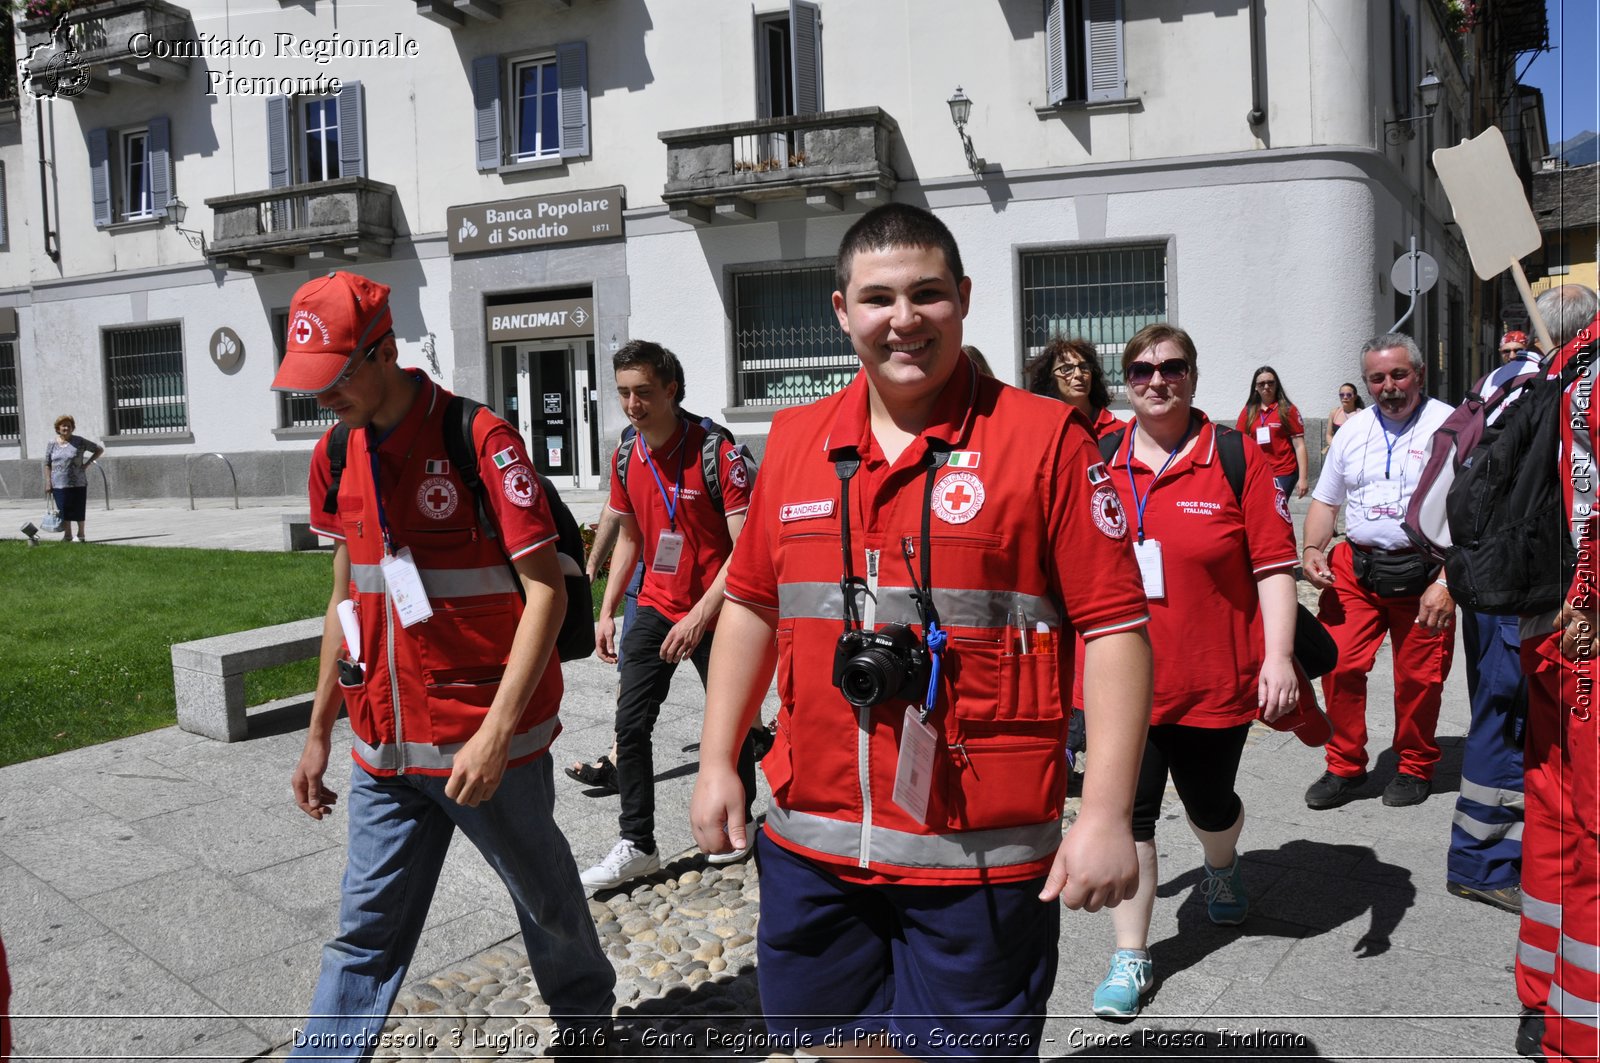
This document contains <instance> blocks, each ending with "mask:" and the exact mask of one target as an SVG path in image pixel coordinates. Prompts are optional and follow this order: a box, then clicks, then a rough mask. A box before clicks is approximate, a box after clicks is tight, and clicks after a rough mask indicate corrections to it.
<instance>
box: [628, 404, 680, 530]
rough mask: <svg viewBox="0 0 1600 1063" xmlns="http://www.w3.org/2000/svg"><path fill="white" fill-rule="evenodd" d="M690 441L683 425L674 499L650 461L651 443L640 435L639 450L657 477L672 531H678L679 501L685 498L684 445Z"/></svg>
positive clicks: (658, 487)
mask: <svg viewBox="0 0 1600 1063" xmlns="http://www.w3.org/2000/svg"><path fill="white" fill-rule="evenodd" d="M688 441H689V426H688V424H687V423H685V424H684V425H683V435H681V436H679V437H678V447H677V455H678V484H677V486H676V487H675V488H673V491H672V497H670V498H668V497H667V485H666V484H664V483H662V482H661V474H660V473H658V472H656V463H655V462H653V461H651V460H650V443H649V441H648V440H646V439H645V437H644V433H642V432H641V433H640V434H639V450H640V454H641V455H642V456H643V458H644V463H645V465H647V466H649V469H650V475H651V476H653V477H655V480H656V490H657V491H660V492H661V504H662V505H664V506H666V507H667V527H668V529H670V530H671V531H674V532H675V531H677V530H678V500H679V499H680V498H682V497H683V445H684V444H685V443H687V442H688Z"/></svg>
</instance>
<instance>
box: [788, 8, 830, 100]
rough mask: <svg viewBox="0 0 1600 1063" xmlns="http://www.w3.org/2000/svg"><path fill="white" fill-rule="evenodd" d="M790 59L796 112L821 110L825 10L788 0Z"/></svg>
mask: <svg viewBox="0 0 1600 1063" xmlns="http://www.w3.org/2000/svg"><path fill="white" fill-rule="evenodd" d="M789 61H790V63H791V64H792V65H793V68H794V70H793V72H794V113H795V114H817V113H819V112H820V111H821V110H822V9H821V8H819V7H818V6H817V5H816V4H813V3H808V2H807V0H789Z"/></svg>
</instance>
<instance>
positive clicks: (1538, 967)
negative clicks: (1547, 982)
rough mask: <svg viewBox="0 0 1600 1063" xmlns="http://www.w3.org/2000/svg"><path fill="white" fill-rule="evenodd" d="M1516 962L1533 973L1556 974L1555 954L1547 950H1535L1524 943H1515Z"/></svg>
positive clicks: (1535, 948)
mask: <svg viewBox="0 0 1600 1063" xmlns="http://www.w3.org/2000/svg"><path fill="white" fill-rule="evenodd" d="M1517 962H1519V963H1521V964H1522V966H1524V967H1526V968H1528V969H1529V970H1533V971H1543V972H1544V973H1545V974H1555V973H1556V954H1555V953H1553V952H1551V951H1550V950H1549V949H1541V948H1537V947H1535V946H1533V945H1530V944H1528V943H1527V942H1526V941H1519V942H1517Z"/></svg>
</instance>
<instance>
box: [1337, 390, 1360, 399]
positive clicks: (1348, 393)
mask: <svg viewBox="0 0 1600 1063" xmlns="http://www.w3.org/2000/svg"><path fill="white" fill-rule="evenodd" d="M1339 397H1340V398H1341V399H1353V398H1355V397H1356V393H1355V392H1353V391H1341V392H1339Z"/></svg>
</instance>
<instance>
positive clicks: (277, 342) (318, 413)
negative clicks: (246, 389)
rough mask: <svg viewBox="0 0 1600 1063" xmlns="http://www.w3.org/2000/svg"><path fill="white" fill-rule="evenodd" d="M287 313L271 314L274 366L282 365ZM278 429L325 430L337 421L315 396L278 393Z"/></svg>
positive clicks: (287, 322) (283, 311)
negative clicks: (275, 359)
mask: <svg viewBox="0 0 1600 1063" xmlns="http://www.w3.org/2000/svg"><path fill="white" fill-rule="evenodd" d="M288 333H289V311H287V310H276V311H274V312H273V314H272V344H273V351H274V352H275V353H276V355H277V361H276V362H275V363H274V364H276V365H282V364H283V352H284V348H285V347H286V346H287V344H288ZM277 395H278V427H279V428H325V427H327V426H328V425H330V424H332V423H333V422H334V421H336V420H338V418H337V417H335V416H334V415H333V411H332V410H327V409H323V408H322V407H321V406H319V405H317V397H316V396H315V395H292V394H289V393H287V392H282V391H280V392H278V393H277Z"/></svg>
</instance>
